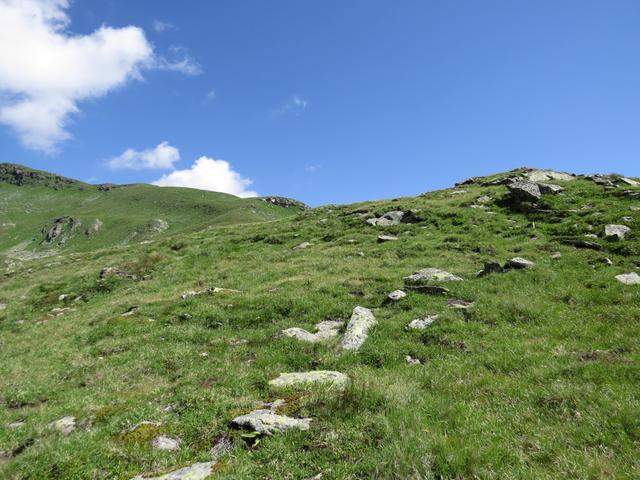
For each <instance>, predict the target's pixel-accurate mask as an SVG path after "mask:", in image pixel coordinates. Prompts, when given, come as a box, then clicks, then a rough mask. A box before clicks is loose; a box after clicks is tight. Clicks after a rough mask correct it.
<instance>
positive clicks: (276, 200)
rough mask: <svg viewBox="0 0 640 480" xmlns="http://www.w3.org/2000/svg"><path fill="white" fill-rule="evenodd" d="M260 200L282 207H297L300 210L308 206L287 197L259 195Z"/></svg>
mask: <svg viewBox="0 0 640 480" xmlns="http://www.w3.org/2000/svg"><path fill="white" fill-rule="evenodd" d="M260 200H262V201H263V202H267V203H270V204H271V205H275V206H277V207H282V208H298V209H300V210H306V209H308V208H309V205H307V204H305V203H302V202H300V201H298V200H294V199H293V198H287V197H261V198H260Z"/></svg>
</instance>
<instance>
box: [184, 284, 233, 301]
mask: <svg viewBox="0 0 640 480" xmlns="http://www.w3.org/2000/svg"><path fill="white" fill-rule="evenodd" d="M216 293H221V294H232V293H242V292H241V291H240V290H234V289H232V288H221V287H211V288H205V289H204V290H190V291H188V292H186V293H183V294H182V295H181V296H180V298H182V300H187V299H189V298H194V297H202V296H204V295H215V294H216Z"/></svg>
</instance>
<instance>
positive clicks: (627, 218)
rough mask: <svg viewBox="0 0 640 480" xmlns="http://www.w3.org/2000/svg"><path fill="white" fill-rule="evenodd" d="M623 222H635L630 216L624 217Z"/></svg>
mask: <svg viewBox="0 0 640 480" xmlns="http://www.w3.org/2000/svg"><path fill="white" fill-rule="evenodd" d="M622 221H623V222H627V223H629V222H633V217H628V216H627V217H622Z"/></svg>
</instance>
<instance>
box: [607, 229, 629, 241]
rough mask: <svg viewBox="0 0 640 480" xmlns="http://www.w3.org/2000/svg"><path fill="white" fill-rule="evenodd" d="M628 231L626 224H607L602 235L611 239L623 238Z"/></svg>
mask: <svg viewBox="0 0 640 480" xmlns="http://www.w3.org/2000/svg"><path fill="white" fill-rule="evenodd" d="M630 231H631V229H630V228H629V227H627V226H626V225H607V226H605V227H604V236H605V238H608V239H611V240H624V237H626V236H627V233H629V232H630Z"/></svg>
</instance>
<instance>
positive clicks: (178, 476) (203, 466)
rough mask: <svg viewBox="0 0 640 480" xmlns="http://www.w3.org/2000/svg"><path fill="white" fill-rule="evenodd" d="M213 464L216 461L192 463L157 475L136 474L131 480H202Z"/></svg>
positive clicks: (208, 473) (210, 471) (209, 472)
mask: <svg viewBox="0 0 640 480" xmlns="http://www.w3.org/2000/svg"><path fill="white" fill-rule="evenodd" d="M215 464H216V462H204V463H194V464H193V465H191V466H189V467H185V468H181V469H180V470H174V471H173V472H170V473H167V474H165V475H160V476H159V477H145V476H143V475H138V476H137V477H133V478H132V479H131V480H203V479H205V478H209V476H210V475H211V474H212V473H213V467H214V466H215Z"/></svg>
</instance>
